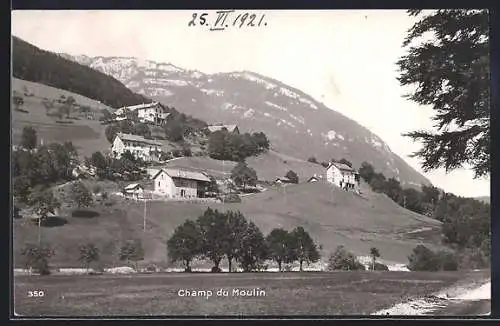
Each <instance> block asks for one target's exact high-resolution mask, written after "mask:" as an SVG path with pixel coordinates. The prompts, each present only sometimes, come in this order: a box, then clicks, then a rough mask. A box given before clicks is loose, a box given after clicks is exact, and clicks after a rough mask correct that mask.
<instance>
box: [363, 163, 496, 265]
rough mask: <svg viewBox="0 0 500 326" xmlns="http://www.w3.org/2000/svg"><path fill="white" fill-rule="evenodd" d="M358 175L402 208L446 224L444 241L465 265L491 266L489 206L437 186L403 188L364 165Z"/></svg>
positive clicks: (443, 231)
mask: <svg viewBox="0 0 500 326" xmlns="http://www.w3.org/2000/svg"><path fill="white" fill-rule="evenodd" d="M359 174H360V176H361V178H363V179H364V180H365V181H366V182H367V183H368V184H369V185H370V187H371V188H372V189H373V190H374V191H376V192H380V193H384V194H386V195H387V196H388V197H389V198H391V199H392V200H393V201H394V202H395V203H397V204H399V205H400V206H403V207H405V208H406V209H408V210H411V211H413V212H415V213H419V214H425V215H427V216H429V217H431V218H434V219H437V220H439V221H441V222H443V226H442V234H443V241H444V243H446V244H448V245H450V246H451V247H452V248H453V249H456V250H457V251H458V252H459V254H460V255H461V256H463V258H464V261H463V262H462V264H464V265H468V266H471V264H472V265H473V266H476V267H478V268H481V267H485V266H489V261H490V248H491V230H490V218H491V209H490V205H489V204H486V203H483V202H481V201H479V200H476V199H473V198H465V197H460V196H456V195H454V194H452V193H444V192H441V191H440V190H439V189H438V188H436V187H434V186H426V185H422V186H421V190H418V189H415V188H403V187H402V186H401V184H400V182H399V181H398V180H396V179H395V178H388V179H386V177H385V176H384V174H382V173H377V172H376V171H375V170H374V168H373V166H372V165H371V164H369V163H367V162H363V163H362V164H361V167H360V169H359Z"/></svg>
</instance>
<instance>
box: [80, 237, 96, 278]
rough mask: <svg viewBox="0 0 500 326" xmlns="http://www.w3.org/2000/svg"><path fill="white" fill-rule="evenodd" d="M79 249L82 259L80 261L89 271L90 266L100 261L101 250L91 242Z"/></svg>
mask: <svg viewBox="0 0 500 326" xmlns="http://www.w3.org/2000/svg"><path fill="white" fill-rule="evenodd" d="M79 249H80V257H79V258H78V260H79V261H80V262H81V263H82V264H83V266H84V268H85V269H87V271H88V269H89V267H90V264H92V263H93V262H96V261H98V260H99V248H97V247H96V245H95V244H93V243H91V242H89V243H84V244H81V245H80V248H79Z"/></svg>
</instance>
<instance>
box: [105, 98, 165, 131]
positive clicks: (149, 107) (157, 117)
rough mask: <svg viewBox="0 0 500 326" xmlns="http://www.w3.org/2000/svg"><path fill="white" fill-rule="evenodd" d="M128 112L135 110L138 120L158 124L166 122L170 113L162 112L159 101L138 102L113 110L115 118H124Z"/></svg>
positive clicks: (118, 119)
mask: <svg viewBox="0 0 500 326" xmlns="http://www.w3.org/2000/svg"><path fill="white" fill-rule="evenodd" d="M129 112H137V117H138V119H139V121H140V122H143V123H151V124H155V125H160V126H161V125H164V124H165V123H166V122H167V118H168V116H169V115H170V113H166V112H164V110H163V107H162V106H161V104H160V103H158V102H151V103H148V104H138V105H132V106H126V107H122V108H119V109H117V110H116V111H115V112H114V115H115V116H116V117H115V120H117V121H120V120H126V119H127V117H126V116H127V113H129Z"/></svg>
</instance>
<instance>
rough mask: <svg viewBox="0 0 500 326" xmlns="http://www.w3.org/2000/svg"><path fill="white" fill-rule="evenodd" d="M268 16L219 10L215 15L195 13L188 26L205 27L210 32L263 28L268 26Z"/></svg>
mask: <svg viewBox="0 0 500 326" xmlns="http://www.w3.org/2000/svg"><path fill="white" fill-rule="evenodd" d="M265 16H266V14H259V15H257V14H254V13H251V12H235V11H234V10H218V11H216V12H215V13H213V14H211V13H210V14H209V13H207V12H201V13H198V12H194V13H193V14H192V17H191V20H190V21H189V23H188V26H203V27H206V28H207V29H208V30H210V31H223V30H225V29H227V28H244V27H249V28H251V27H263V26H267V22H266V21H265Z"/></svg>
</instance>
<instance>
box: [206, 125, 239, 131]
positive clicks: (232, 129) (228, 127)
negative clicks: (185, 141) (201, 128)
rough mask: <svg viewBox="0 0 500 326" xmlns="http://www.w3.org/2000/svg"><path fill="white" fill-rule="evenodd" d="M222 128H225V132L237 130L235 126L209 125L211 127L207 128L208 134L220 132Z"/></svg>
mask: <svg viewBox="0 0 500 326" xmlns="http://www.w3.org/2000/svg"><path fill="white" fill-rule="evenodd" d="M223 128H226V129H227V131H229V132H233V131H234V130H235V129H236V128H238V126H237V125H211V126H208V130H209V131H210V132H216V131H220V130H222V129H223Z"/></svg>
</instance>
